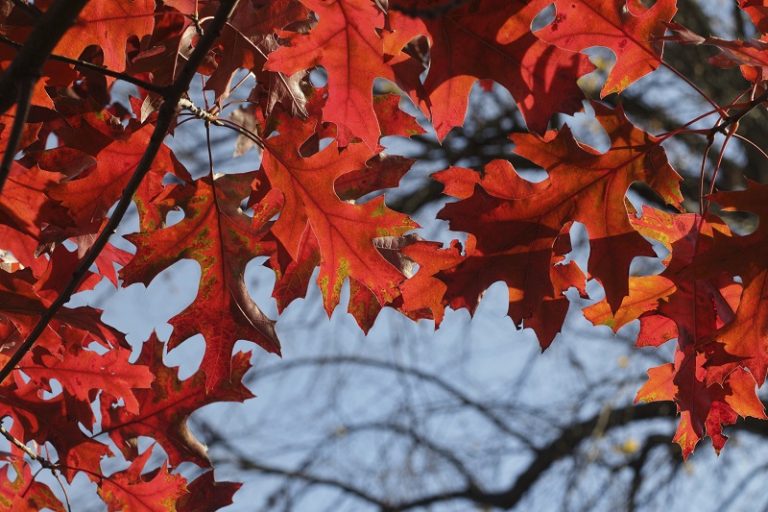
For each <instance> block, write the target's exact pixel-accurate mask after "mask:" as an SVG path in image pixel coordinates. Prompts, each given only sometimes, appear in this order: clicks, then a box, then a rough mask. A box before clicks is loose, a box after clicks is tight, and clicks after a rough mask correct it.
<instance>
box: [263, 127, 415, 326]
mask: <svg viewBox="0 0 768 512" xmlns="http://www.w3.org/2000/svg"><path fill="white" fill-rule="evenodd" d="M310 130H311V128H308V126H307V125H306V124H299V123H298V122H297V121H293V120H288V119H285V120H284V121H282V122H281V125H280V135H278V136H276V137H273V138H270V139H267V140H266V150H265V151H264V157H263V164H262V165H263V166H264V170H265V171H266V174H267V177H268V178H269V182H270V184H271V186H272V187H273V188H274V189H276V190H278V191H280V192H281V193H282V194H283V197H284V206H283V208H282V212H281V213H280V218H279V219H277V221H276V222H275V224H274V225H273V226H272V233H274V235H275V236H276V237H277V238H278V239H279V240H280V242H281V243H282V244H283V245H284V246H285V248H286V250H287V252H288V254H289V255H290V256H291V258H292V259H293V260H294V261H299V259H300V255H301V252H302V246H303V244H304V243H305V242H304V240H305V238H304V237H305V236H314V237H315V238H316V241H317V245H318V247H319V252H320V274H319V276H318V284H319V285H320V289H321V290H322V292H323V300H324V304H325V308H326V311H327V312H328V313H329V314H330V312H331V311H333V308H334V307H335V306H336V305H337V304H338V303H339V299H340V297H341V287H342V285H343V283H344V280H345V279H346V278H347V277H349V278H351V279H353V280H356V281H359V282H360V283H361V284H363V285H364V286H365V287H367V288H368V289H369V290H370V291H371V292H372V293H373V295H374V296H375V297H376V299H377V300H378V302H379V304H386V303H388V302H391V301H392V300H393V299H394V298H395V297H397V296H398V295H399V291H398V289H397V286H398V284H399V283H400V282H401V281H402V280H403V275H402V274H401V273H400V271H398V270H397V269H396V268H395V267H394V266H393V265H392V264H391V263H389V262H388V261H387V260H386V259H385V258H384V257H383V256H382V255H381V254H380V253H379V251H378V250H377V249H376V247H375V246H374V241H375V239H377V238H380V237H387V236H391V237H398V236H400V235H402V234H403V233H405V232H406V231H409V230H411V229H414V228H416V227H417V225H416V224H415V223H414V222H413V221H411V220H410V219H409V218H408V217H407V216H405V215H403V214H400V213H396V212H394V211H392V210H390V209H389V208H387V206H386V205H385V204H384V198H383V197H377V198H375V199H372V200H370V201H368V202H367V203H365V204H350V203H349V202H345V201H342V200H341V199H340V198H339V196H338V195H337V192H336V190H335V187H334V184H335V182H336V181H337V180H338V179H340V178H342V177H343V176H344V175H345V174H348V173H351V172H353V171H359V170H361V169H364V168H365V167H366V162H367V161H368V159H369V157H370V156H371V151H370V150H369V149H368V148H367V147H366V146H365V145H364V144H355V143H353V144H349V145H348V146H347V147H346V148H344V149H339V148H338V146H337V144H336V143H335V142H332V143H331V144H329V145H328V146H327V147H325V148H324V149H322V150H321V151H319V152H318V153H315V154H313V155H311V156H309V157H303V156H302V155H301V154H300V152H299V148H300V147H301V145H302V143H303V142H304V141H305V140H307V139H308V138H309V137H310V135H311V134H312V132H311V131H310ZM307 227H308V228H309V229H310V230H311V235H308V234H307V233H306V230H307Z"/></svg>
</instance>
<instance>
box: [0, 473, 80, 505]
mask: <svg viewBox="0 0 768 512" xmlns="http://www.w3.org/2000/svg"><path fill="white" fill-rule="evenodd" d="M10 469H13V472H14V473H16V477H15V478H13V479H11V478H10V475H9V470H10ZM40 510H51V511H53V512H64V511H65V510H66V509H65V508H64V504H63V503H61V501H60V500H59V499H58V498H57V497H56V495H55V494H53V492H52V491H51V489H50V488H49V487H48V486H47V485H45V484H44V483H42V482H38V481H36V480H35V475H33V474H32V470H31V469H30V467H29V466H28V465H27V464H25V463H24V462H23V461H22V462H21V463H17V462H10V463H9V464H6V465H4V466H3V467H2V468H0V511H2V512H38V511H40Z"/></svg>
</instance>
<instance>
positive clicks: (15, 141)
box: [0, 77, 34, 194]
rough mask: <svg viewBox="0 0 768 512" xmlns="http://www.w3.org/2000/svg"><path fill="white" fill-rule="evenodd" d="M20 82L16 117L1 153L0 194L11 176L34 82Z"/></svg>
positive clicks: (25, 78)
mask: <svg viewBox="0 0 768 512" xmlns="http://www.w3.org/2000/svg"><path fill="white" fill-rule="evenodd" d="M21 80H22V81H23V82H24V83H22V84H20V85H21V87H19V89H18V93H19V97H18V100H17V102H16V115H15V117H14V118H13V125H12V126H11V134H10V136H9V137H8V142H7V144H6V146H5V153H3V161H2V163H0V194H2V192H3V187H5V182H6V181H7V180H8V176H9V175H10V174H11V166H12V165H13V160H14V159H15V157H16V153H17V152H18V151H19V144H20V143H21V137H22V135H23V134H24V125H25V124H26V122H27V116H28V115H29V103H30V100H31V99H32V88H33V87H34V85H33V83H34V81H33V80H32V79H30V78H28V77H22V78H21Z"/></svg>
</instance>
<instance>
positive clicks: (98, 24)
mask: <svg viewBox="0 0 768 512" xmlns="http://www.w3.org/2000/svg"><path fill="white" fill-rule="evenodd" d="M154 20H155V2H153V1H152V0H110V1H109V2H101V1H96V2H89V3H88V4H86V6H85V8H84V9H83V10H82V11H81V13H80V16H79V17H78V19H77V21H76V23H75V25H74V26H73V27H72V28H71V29H69V30H68V31H67V33H66V34H65V35H64V37H63V38H62V39H61V41H59V44H58V45H57V46H56V48H55V49H54V51H53V52H54V53H57V54H59V55H63V56H65V57H71V58H73V59H77V58H79V57H80V54H81V53H83V50H85V49H86V48H87V47H88V46H90V45H96V46H99V47H100V48H101V49H102V51H103V52H104V65H105V66H106V67H108V68H110V69H113V70H115V71H123V70H124V69H125V63H126V47H127V44H128V38H129V37H131V36H136V37H138V38H139V39H141V38H142V37H144V36H147V35H150V34H151V33H152V27H153V26H154Z"/></svg>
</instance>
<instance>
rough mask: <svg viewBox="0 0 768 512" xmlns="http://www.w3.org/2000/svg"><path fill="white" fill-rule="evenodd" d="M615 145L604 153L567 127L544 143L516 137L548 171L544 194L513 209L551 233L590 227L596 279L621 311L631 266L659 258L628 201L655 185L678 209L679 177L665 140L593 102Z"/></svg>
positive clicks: (541, 191) (527, 155)
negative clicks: (635, 191)
mask: <svg viewBox="0 0 768 512" xmlns="http://www.w3.org/2000/svg"><path fill="white" fill-rule="evenodd" d="M593 107H594V109H595V114H596V117H597V120H598V121H599V122H600V124H601V125H602V127H603V128H604V129H605V131H606V132H607V134H608V137H609V139H610V142H611V145H610V148H609V149H608V151H606V152H605V153H599V152H598V151H596V150H594V149H592V148H591V147H589V146H585V145H583V144H580V143H579V142H577V141H576V139H574V138H573V135H572V134H571V131H570V129H569V128H568V127H567V126H566V127H565V128H563V129H562V130H560V131H559V132H558V133H556V134H554V133H549V134H547V136H546V137H545V138H540V137H537V136H535V135H531V134H516V135H513V136H512V140H514V141H515V143H516V144H517V147H516V148H515V152H516V153H517V154H518V155H520V156H523V157H525V158H527V159H529V160H531V161H532V162H533V163H535V164H538V165H540V166H541V167H543V168H544V169H546V170H547V171H549V178H548V179H547V180H545V181H544V182H542V183H539V184H537V185H536V188H537V190H538V193H537V194H536V195H535V196H531V197H530V198H525V199H524V200H522V201H517V202H515V203H513V205H514V208H515V210H516V211H520V212H525V213H521V215H525V218H528V219H531V220H532V222H534V223H536V224H538V225H541V226H542V229H543V227H544V226H546V227H547V229H548V230H549V231H553V230H559V229H560V226H562V225H563V224H565V223H566V222H568V221H574V220H575V221H579V222H582V223H584V225H585V226H586V227H587V232H588V234H589V240H590V247H591V252H590V256H589V272H590V273H591V274H592V275H593V276H595V277H596V278H597V279H598V280H599V281H600V282H601V283H602V284H603V287H604V288H605V293H606V297H607V299H608V304H609V305H610V306H611V310H613V311H616V310H617V309H618V308H619V306H620V305H621V301H622V300H623V299H624V297H625V296H626V295H627V293H628V291H629V287H628V284H627V278H628V273H629V265H630V263H631V262H632V259H634V257H635V256H654V255H655V253H654V252H653V251H652V250H651V247H650V244H649V243H648V242H646V241H645V240H644V239H643V237H642V236H640V235H639V234H638V233H637V232H636V231H635V229H634V228H633V227H632V225H631V224H630V220H629V217H628V215H627V208H626V205H625V195H626V193H627V190H628V189H629V186H630V185H631V184H632V183H634V182H635V181H642V182H645V183H647V184H648V185H650V186H651V187H652V188H653V189H654V190H655V191H656V192H657V193H658V194H659V195H660V196H661V198H662V199H663V200H664V202H665V203H667V204H670V205H673V206H675V207H679V205H680V202H681V201H682V194H681V193H680V188H679V183H680V181H681V178H680V176H679V175H678V174H677V173H676V172H675V170H674V169H672V167H671V166H670V165H669V163H668V162H667V157H666V154H665V152H664V149H663V148H662V147H661V141H660V139H658V138H656V137H654V136H652V135H649V134H647V133H645V132H643V131H642V130H640V129H639V128H637V127H635V126H634V125H633V124H631V123H630V122H629V121H628V120H627V118H626V117H625V115H624V112H623V111H622V110H621V108H618V109H616V110H612V109H610V108H608V107H606V106H604V105H602V104H600V103H593Z"/></svg>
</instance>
